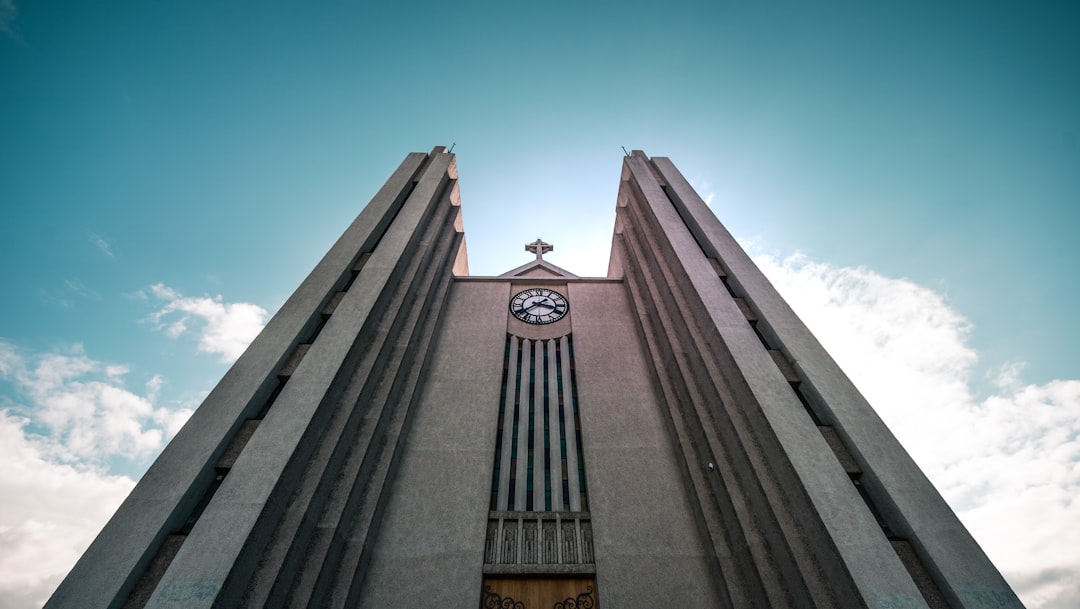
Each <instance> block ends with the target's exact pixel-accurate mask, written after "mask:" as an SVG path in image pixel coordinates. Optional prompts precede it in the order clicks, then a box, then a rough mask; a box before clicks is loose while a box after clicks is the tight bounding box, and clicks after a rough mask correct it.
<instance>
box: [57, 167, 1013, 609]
mask: <svg viewBox="0 0 1080 609" xmlns="http://www.w3.org/2000/svg"><path fill="white" fill-rule="evenodd" d="M617 205H618V208H617V219H616V224H615V231H614V238H613V240H612V248H611V260H610V266H609V272H608V276H607V277H603V278H591V277H578V276H576V275H574V274H572V273H570V272H568V271H566V270H564V269H561V268H559V267H557V266H555V265H554V264H551V263H550V262H549V261H548V260H545V259H544V255H545V254H547V253H549V252H551V251H552V249H553V245H552V244H549V243H545V242H543V241H542V240H540V239H537V240H536V241H535V242H533V243H530V244H529V245H528V246H526V249H527V250H528V251H530V252H532V253H534V254H535V260H532V261H530V262H528V263H526V264H524V265H522V266H520V267H518V268H515V269H513V270H511V271H508V272H507V273H505V274H503V275H501V276H498V277H473V276H470V275H469V274H468V265H467V258H466V253H465V240H464V233H463V229H462V219H461V207H460V201H459V194H458V185H457V170H456V165H455V157H454V155H453V154H450V153H449V152H448V151H447V150H446V149H445V148H442V147H439V148H435V149H434V150H433V151H432V152H431V153H430V154H422V153H414V154H410V155H408V156H407V157H406V158H405V160H404V161H403V162H402V163H401V165H400V166H399V167H398V169H397V170H396V171H395V172H394V174H393V175H392V176H391V177H390V179H389V181H387V183H386V185H385V186H383V187H382V189H381V190H380V191H379V192H378V193H377V194H376V195H375V197H374V198H373V199H372V200H371V202H370V203H369V204H368V205H367V207H365V208H364V210H363V211H362V212H361V213H360V215H359V216H358V217H357V218H356V220H355V221H354V222H353V223H352V225H350V226H349V227H348V229H347V230H346V231H345V233H344V234H343V235H342V236H341V238H340V239H339V240H338V241H337V243H335V244H334V246H333V247H332V248H331V249H330V251H329V252H328V253H327V254H326V256H325V257H324V258H323V259H322V261H321V262H319V264H318V265H317V266H316V267H315V269H314V270H313V271H312V272H311V274H310V275H309V276H308V277H307V279H305V280H304V282H303V283H302V284H301V285H300V287H299V288H298V289H297V290H296V292H295V293H294V294H293V295H292V297H291V298H289V300H288V301H287V302H286V303H285V304H284V305H283V306H282V307H281V310H280V311H278V313H277V314H276V315H275V316H274V317H273V319H272V320H271V321H270V323H269V324H268V325H267V326H266V328H265V329H264V330H263V332H262V333H261V334H260V335H259V336H258V338H256V339H255V341H254V342H253V343H252V344H251V346H250V347H249V348H248V349H247V351H246V352H245V353H244V354H243V356H241V357H240V359H238V360H237V361H236V363H235V364H234V365H233V367H232V368H231V369H230V370H229V371H228V373H226V375H225V377H224V378H223V379H222V380H221V382H220V383H219V384H218V386H217V387H216V388H215V389H214V390H213V391H212V392H211V393H210V395H209V396H208V397H207V398H206V401H205V402H204V403H203V404H202V406H201V407H200V408H199V409H198V411H196V412H195V414H194V415H193V416H192V417H191V420H190V421H189V422H188V423H187V425H186V426H185V427H184V428H183V429H182V430H181V431H180V433H179V434H177V436H176V438H175V439H174V440H173V441H172V442H171V443H170V444H169V446H168V447H167V448H166V449H165V451H164V452H163V453H162V454H161V456H160V457H159V458H158V460H157V461H156V462H155V463H154V465H153V466H152V467H151V468H150V470H149V471H148V472H147V473H146V475H145V476H144V477H143V479H142V481H141V482H140V483H139V484H138V486H137V487H136V488H135V490H134V491H132V493H131V495H130V496H129V497H128V498H127V500H126V501H125V502H124V503H123V505H122V506H121V507H120V509H119V510H118V511H117V513H116V515H115V516H114V517H113V518H112V520H110V521H109V523H108V524H107V525H106V526H105V528H104V530H103V531H102V532H101V534H100V535H99V536H98V538H97V539H96V540H95V541H94V543H93V544H92V545H91V546H90V548H89V549H88V550H87V551H86V553H85V555H84V556H83V557H82V559H81V560H80V561H79V562H78V564H77V565H76V566H75V568H74V569H73V570H72V571H71V573H70V575H69V576H68V577H67V579H65V580H64V582H63V583H62V584H61V585H60V587H59V588H58V589H57V591H56V593H55V594H54V596H53V597H52V599H51V600H50V601H49V603H48V605H47V607H49V608H50V609H59V608H62V607H63V608H78V609H85V608H88V607H93V608H99V607H100V608H104V607H111V608H118V609H119V608H125V609H140V608H154V609H161V608H179V607H184V608H211V607H220V608H225V607H228V608H232V607H252V608H262V607H275V608H277V607H303V608H307V607H312V608H314V607H320V608H321V607H333V608H352V607H408V608H412V607H417V608H419V607H461V608H469V609H471V608H475V607H478V606H480V607H500V608H516V609H535V608H541V607H542V608H545V609H552V608H554V609H570V608H590V607H603V608H605V609H608V608H620V609H631V608H642V609H644V608H650V609H652V608H656V607H680V608H686V607H693V608H698V607H700V608H705V607H722V608H730V609H735V608H739V609H742V608H762V609H765V608H776V607H795V608H806V609H816V608H824V607H843V608H857V607H868V608H875V609H898V608H925V607H931V608H934V609H937V608H951V609H976V608H990V607H993V608H1001V607H1020V606H1021V605H1020V603H1019V601H1018V600H1017V598H1016V596H1015V595H1014V594H1013V592H1012V590H1010V588H1009V586H1008V585H1007V584H1006V583H1005V581H1004V580H1003V579H1002V577H1001V575H1000V574H999V573H998V571H997V570H996V569H995V568H994V566H993V565H992V564H991V563H990V561H989V560H988V559H987V558H986V556H985V555H984V554H983V552H982V550H980V548H979V546H978V545H977V544H976V542H975V541H974V540H973V539H972V538H971V536H970V535H969V534H968V532H967V531H966V530H965V529H964V527H963V526H962V525H961V524H960V522H959V521H958V520H957V518H956V516H955V515H954V514H953V512H952V511H951V510H950V509H949V507H948V506H947V505H946V504H945V502H944V501H943V500H942V498H941V496H940V495H939V494H938V493H937V492H936V491H935V489H934V487H933V486H932V485H931V484H930V482H929V481H928V480H927V479H926V477H925V476H924V475H923V474H922V472H921V471H920V470H919V468H918V467H917V466H916V465H915V464H914V463H913V462H912V460H911V459H910V458H909V457H908V455H907V453H906V452H905V451H904V449H903V448H902V447H901V446H900V445H899V444H898V443H897V441H896V439H895V438H894V437H893V435H892V434H891V433H890V432H889V430H888V429H887V428H886V427H885V425H884V424H882V422H881V420H880V419H879V418H878V416H877V415H876V414H875V413H874V411H873V410H872V409H871V407H870V406H869V405H868V404H867V402H866V400H864V399H863V397H862V396H861V395H860V394H859V392H858V391H857V390H856V389H855V387H854V386H853V385H852V383H851V382H850V381H849V380H848V379H847V377H846V376H844V374H843V372H841V371H840V369H839V368H838V367H837V365H836V363H835V362H833V360H832V358H830V357H829V355H828V354H827V353H826V352H825V351H824V349H822V347H821V345H820V344H818V342H817V340H815V339H814V337H813V336H812V335H811V333H810V332H809V331H808V330H807V329H806V327H805V326H804V325H803V324H802V323H801V322H800V321H799V319H798V318H797V317H796V315H795V314H794V313H793V312H792V310H791V309H790V308H789V307H788V305H787V304H786V303H785V302H784V301H783V299H781V298H780V296H779V295H778V294H777V292H776V291H775V290H774V289H773V287H772V286H771V285H770V284H769V282H768V281H767V280H766V279H765V277H764V276H763V275H762V274H761V272H760V271H759V270H758V269H757V268H756V267H755V266H754V264H753V263H752V262H751V261H750V258H749V257H748V256H747V255H746V253H745V252H743V251H742V249H740V248H739V246H738V245H737V244H736V242H735V241H734V239H732V237H731V235H730V234H728V232H727V231H726V230H725V229H724V227H723V226H722V225H721V224H720V222H719V221H718V220H717V219H716V217H715V216H714V215H713V214H712V212H711V211H710V210H709V208H708V207H707V206H706V205H705V203H704V202H703V201H702V200H701V198H700V197H699V196H698V195H697V193H695V192H694V190H693V189H692V188H691V187H690V185H689V184H688V183H687V181H686V179H684V178H683V176H682V175H680V174H679V172H678V170H676V169H675V167H674V165H672V163H671V162H670V161H669V160H668V159H666V158H653V159H650V158H648V157H647V156H646V155H645V154H644V153H642V152H640V151H634V152H633V153H632V154H631V155H629V156H628V157H626V158H625V159H624V162H623V170H622V182H621V185H620V189H619V195H618V203H617Z"/></svg>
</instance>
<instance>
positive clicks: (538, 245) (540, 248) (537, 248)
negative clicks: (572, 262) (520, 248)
mask: <svg viewBox="0 0 1080 609" xmlns="http://www.w3.org/2000/svg"><path fill="white" fill-rule="evenodd" d="M553 249H555V246H553V245H551V244H550V243H544V242H543V240H541V239H540V237H537V238H536V241H533V242H532V243H527V244H525V251H526V252H532V253H534V254H536V259H537V260H543V259H544V254H546V253H548V252H550V251H551V250H553Z"/></svg>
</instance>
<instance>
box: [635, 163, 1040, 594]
mask: <svg viewBox="0 0 1080 609" xmlns="http://www.w3.org/2000/svg"><path fill="white" fill-rule="evenodd" d="M652 164H653V166H654V167H655V168H656V170H657V172H658V173H659V174H660V175H661V176H663V178H664V179H665V180H666V181H667V183H668V184H669V185H670V190H669V192H670V194H671V200H672V203H673V204H674V205H675V206H676V207H677V208H678V211H679V214H680V216H681V217H682V218H683V220H684V222H685V223H686V225H687V227H688V229H689V230H690V231H692V232H693V234H694V235H695V237H696V239H697V241H698V242H699V243H700V244H701V247H702V248H703V249H705V250H706V253H708V255H710V256H713V257H715V258H717V259H719V260H721V261H722V262H723V265H724V266H725V267H726V269H727V271H728V273H729V281H731V282H733V283H734V284H735V285H736V287H737V289H739V290H740V291H741V292H742V295H743V296H744V297H745V298H746V300H747V301H748V302H749V303H750V304H751V305H752V307H753V308H754V309H755V310H757V311H758V312H759V316H760V317H761V321H759V327H761V328H763V330H764V331H765V332H766V333H767V335H768V336H769V337H770V340H775V341H776V343H777V344H776V346H777V347H779V348H780V349H781V350H782V351H783V352H784V353H785V355H786V356H787V357H788V358H789V359H790V360H791V361H793V362H794V364H795V367H796V369H797V370H799V371H800V376H802V378H803V383H804V384H805V385H806V386H807V387H806V388H807V389H808V390H809V392H810V393H811V394H813V395H816V397H817V398H818V399H817V400H815V403H816V405H818V406H820V407H821V408H822V409H823V410H824V414H825V416H827V417H828V418H829V419H831V420H830V421H828V422H829V423H832V424H833V425H834V426H835V427H836V428H837V431H838V432H839V433H840V434H841V435H843V436H844V437H845V439H846V440H847V443H848V444H849V448H850V450H851V452H852V453H853V454H855V455H856V459H857V460H859V462H860V466H862V468H863V469H864V471H865V472H868V474H867V475H865V476H864V480H865V484H866V485H867V486H868V487H869V488H870V492H871V494H873V495H876V497H875V504H879V505H878V507H879V508H881V509H882V511H883V512H885V513H886V516H887V517H888V519H889V520H890V525H891V526H893V527H896V528H897V529H898V530H899V532H900V533H902V534H904V535H905V536H908V537H909V538H910V539H911V541H912V544H913V546H914V547H916V548H918V549H919V550H920V552H919V554H920V555H921V558H922V560H923V561H924V563H926V567H927V568H928V570H929V571H930V572H931V573H932V574H933V575H934V579H935V581H936V582H937V583H938V585H939V586H940V587H941V588H942V590H943V591H945V593H946V595H947V596H948V597H949V600H950V603H951V604H952V605H953V606H954V607H972V608H974V607H980V606H983V603H984V602H985V601H986V599H993V602H994V603H997V604H995V606H1001V607H1020V606H1021V604H1020V602H1019V600H1018V599H1017V598H1016V595H1015V593H1013V591H1012V590H1011V588H1010V587H1009V586H1008V584H1007V583H1006V582H1005V580H1004V579H1003V578H1002V577H1001V575H1000V573H999V572H998V571H997V569H996V568H995V567H994V566H993V565H992V564H991V563H990V561H989V559H987V558H986V556H985V554H984V553H983V552H982V550H981V549H980V548H979V547H978V544H977V543H976V542H975V541H974V539H972V538H971V535H970V534H969V533H968V532H967V530H966V529H965V528H964V526H963V525H962V523H960V522H959V520H958V519H957V518H956V516H955V514H953V512H952V510H951V509H950V508H949V507H948V505H947V504H946V503H945V501H944V500H943V499H942V498H941V496H940V494H939V493H938V492H937V490H936V489H934V487H933V485H932V484H931V483H930V482H929V480H927V479H926V476H925V475H924V474H923V473H922V471H921V470H920V469H919V468H918V466H917V465H916V464H915V463H914V462H913V461H912V460H911V458H910V457H909V456H908V455H907V453H906V451H905V450H904V449H903V448H902V447H901V446H900V444H899V442H897V440H896V438H895V437H894V436H893V435H892V433H891V432H890V431H889V430H888V428H887V427H886V426H885V425H884V423H883V422H882V421H881V419H880V418H879V417H878V416H877V414H876V413H875V412H874V411H873V409H872V407H871V406H870V405H869V404H868V403H867V402H866V400H865V399H864V398H863V397H862V395H861V394H860V393H859V392H858V390H857V389H856V388H855V387H854V385H852V383H851V382H850V380H849V379H848V378H847V376H846V375H844V373H843V371H841V370H840V368H839V366H837V365H836V363H835V362H834V361H833V360H832V358H831V357H830V356H829V355H828V353H827V352H826V351H825V350H824V348H823V347H822V346H821V345H820V343H818V341H817V340H816V339H815V338H814V336H813V334H812V333H811V332H810V331H809V330H808V329H807V328H806V326H805V325H804V324H803V323H802V322H801V320H799V319H798V317H797V316H796V315H795V313H794V312H793V311H792V310H791V308H790V306H788V305H787V303H786V302H785V301H784V300H783V298H782V297H781V296H780V295H779V294H778V293H777V292H776V290H775V288H773V286H772V285H771V284H770V283H769V281H768V280H767V279H766V278H765V277H764V275H762V273H761V272H760V270H759V269H758V268H757V266H756V265H755V264H754V263H753V262H752V261H751V260H750V258H749V256H748V255H747V254H746V253H745V252H744V251H743V250H742V248H741V247H739V245H738V243H736V242H735V240H734V239H733V238H732V236H731V235H730V233H728V231H727V230H726V229H725V228H724V227H723V225H722V224H721V223H720V222H719V221H718V220H717V219H716V217H715V215H713V214H712V212H711V211H710V210H709V209H708V206H707V205H706V204H705V203H704V201H702V200H701V198H700V197H699V196H698V195H697V193H696V192H694V190H693V188H692V187H691V186H690V184H689V183H688V182H687V181H686V179H685V178H684V177H683V176H682V175H681V174H680V173H679V171H678V170H677V169H676V168H675V166H674V165H673V164H672V163H671V161H670V160H669V159H666V158H654V159H653V160H652ZM807 474H808V472H805V471H802V472H800V476H801V477H802V478H803V481H804V484H806V485H807V487H808V490H809V491H810V493H811V496H812V498H813V500H814V502H815V504H817V505H818V506H819V508H821V507H826V506H825V505H823V504H827V503H828V502H829V501H830V499H831V497H832V494H833V492H834V491H835V489H830V488H827V487H828V485H827V483H824V482H823V481H822V480H819V479H815V478H814V477H813V476H810V475H807ZM822 487H825V488H822ZM829 512H830V513H835V511H834V510H830V511H829ZM826 524H827V526H828V528H829V530H830V534H831V535H832V536H833V538H834V539H835V540H836V542H837V544H838V546H839V547H840V548H841V551H842V553H843V554H844V556H845V560H846V562H847V563H848V565H849V568H851V569H852V571H853V574H852V576H853V577H854V578H855V579H856V580H857V582H859V586H860V588H862V589H864V590H867V589H873V588H875V587H880V586H881V584H880V581H877V580H876V579H875V576H874V574H873V573H872V572H871V569H870V566H871V565H873V564H875V562H874V561H867V560H865V559H866V552H867V551H868V550H866V549H865V548H863V547H861V545H862V544H864V543H865V542H866V540H865V539H859V538H851V531H850V529H849V528H847V527H846V526H845V523H844V522H843V517H842V515H838V516H837V519H836V520H832V521H828V522H827V523H826Z"/></svg>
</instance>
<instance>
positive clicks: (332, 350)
mask: <svg viewBox="0 0 1080 609" xmlns="http://www.w3.org/2000/svg"><path fill="white" fill-rule="evenodd" d="M418 160H419V161H421V162H423V161H425V160H426V165H425V166H424V171H423V175H422V176H420V177H419V180H415V179H414V176H410V180H409V181H410V182H414V183H413V184H410V185H409V186H408V187H407V188H409V189H410V190H411V192H409V193H408V196H407V197H406V199H405V200H404V202H403V203H402V204H401V205H400V209H397V210H393V211H394V212H396V213H390V212H391V210H392V208H393V207H394V206H393V205H387V206H386V210H387V215H389V216H391V217H389V219H383V218H380V222H381V223H382V224H384V225H385V224H386V223H387V222H388V223H389V224H388V226H387V228H386V230H385V232H384V233H382V234H379V235H378V236H376V237H375V239H374V241H373V242H371V243H368V244H367V246H368V247H372V246H374V250H373V251H372V252H371V256H370V258H369V259H368V262H367V264H366V265H365V266H364V268H363V270H362V271H361V272H360V276H359V277H358V278H357V279H356V281H355V282H354V283H353V285H352V287H351V289H349V290H348V292H347V293H346V294H345V296H344V297H343V298H342V301H341V303H340V304H339V305H338V307H337V309H336V310H335V313H334V315H332V316H331V318H330V319H329V321H328V322H327V324H326V327H325V329H324V330H323V331H322V332H321V333H320V334H319V337H318V338H317V340H316V341H315V343H314V344H313V345H312V347H311V348H310V350H309V351H308V353H307V355H306V356H305V357H304V359H303V360H302V361H301V362H300V364H299V366H298V367H297V369H296V371H295V372H294V373H293V375H292V376H291V377H290V380H289V382H288V383H287V384H286V385H285V387H284V389H283V390H282V392H281V394H280V395H279V396H278V398H277V400H276V401H275V404H274V407H273V408H272V409H271V410H270V412H269V413H268V415H267V417H266V419H265V420H264V421H263V423H262V424H261V425H260V426H259V429H258V431H257V432H256V433H255V434H254V436H253V437H252V438H251V440H250V441H249V443H248V445H247V446H246V448H245V450H244V451H243V452H242V453H241V454H240V456H239V458H238V459H237V461H236V463H235V465H234V467H233V469H232V471H231V473H230V475H229V476H228V477H227V478H226V480H225V482H224V483H223V484H222V486H221V488H220V489H219V490H218V492H217V494H216V495H215V497H214V499H213V500H212V501H211V502H210V504H209V505H208V506H207V508H206V511H205V512H204V513H203V515H202V517H201V518H200V519H199V521H198V522H197V523H196V525H195V527H194V529H193V530H192V532H191V534H190V535H189V536H188V539H187V541H186V542H185V543H184V546H183V547H181V549H180V551H179V552H178V553H177V556H176V558H175V559H174V560H173V562H172V564H171V565H170V566H169V569H168V570H167V571H166V572H165V574H164V576H163V577H162V579H161V582H160V583H159V584H158V586H157V589H156V590H155V591H154V594H153V596H151V598H150V600H149V602H148V604H147V606H148V607H177V606H183V607H210V606H235V605H237V604H238V603H239V602H240V600H241V596H242V593H243V587H244V585H246V583H247V579H248V577H249V576H250V575H251V573H252V572H253V570H254V569H255V567H256V565H257V563H258V559H259V557H260V556H261V554H262V549H263V548H264V547H265V546H266V544H267V543H268V542H269V541H270V535H269V533H268V532H269V531H273V530H274V528H275V525H274V523H276V522H277V521H278V520H279V518H280V516H281V514H282V511H283V510H284V508H285V506H286V505H287V503H288V501H287V500H288V497H289V496H290V495H291V494H292V492H293V489H294V488H295V485H296V484H297V482H298V479H299V478H300V475H301V473H302V472H303V470H304V468H305V465H306V463H307V462H308V459H309V457H310V455H311V454H312V452H313V450H314V448H315V447H316V446H318V437H319V436H320V435H321V434H322V431H323V430H322V424H323V423H325V422H326V421H327V419H328V417H329V415H330V414H331V413H332V411H333V408H334V406H335V404H336V403H337V400H338V398H339V397H340V395H341V393H342V390H343V387H344V386H345V385H346V384H347V379H348V378H349V376H350V374H351V372H352V370H351V367H350V366H349V364H350V363H351V362H354V361H355V360H356V359H358V358H359V357H360V356H361V354H362V352H363V351H364V345H362V344H358V343H357V338H358V336H359V335H360V334H361V331H362V330H363V329H364V328H365V326H369V325H370V324H372V323H377V320H378V316H379V314H380V313H381V310H380V309H381V307H384V306H385V304H386V302H387V298H386V297H385V296H384V293H385V291H386V288H387V287H388V286H390V287H393V286H394V285H396V283H397V282H398V281H399V280H400V279H401V274H402V273H403V272H404V268H405V267H406V265H407V261H408V260H409V259H410V258H411V256H412V253H411V252H410V246H413V247H414V246H415V245H416V243H417V242H418V241H419V237H418V236H417V234H416V233H417V228H418V227H419V226H420V224H421V220H422V219H423V218H424V217H425V216H426V215H427V214H428V212H429V209H430V208H431V207H432V206H433V205H434V204H435V202H437V201H438V200H439V199H440V195H442V194H443V191H444V187H445V186H446V184H447V183H448V181H449V180H450V179H451V178H450V177H449V176H450V173H452V160H453V159H452V155H449V154H432V155H431V156H430V158H428V157H427V156H426V155H424V158H422V159H418ZM417 165H420V163H417ZM410 187H411V188H410ZM403 190H404V189H403ZM361 215H363V214H361ZM375 224H376V225H378V224H379V222H376V223H375ZM339 242H340V241H339ZM375 243H377V244H378V245H377V246H375ZM331 251H332V252H333V250H331ZM356 255H357V254H356V252H355V250H354V252H352V253H351V254H350V255H349V256H348V258H349V264H346V265H342V267H343V268H345V269H347V268H349V266H351V261H352V260H354V259H355V257H356ZM313 274H314V273H313ZM339 277H340V275H339ZM335 279H337V278H335ZM327 283H328V285H327V286H325V287H327V288H333V287H335V286H334V285H333V284H334V283H336V282H327ZM332 291H333V290H332V289H327V290H325V291H324V292H323V298H322V299H320V301H321V300H323V299H325V298H329V296H330V294H331V292H332ZM320 308H321V307H318V308H315V307H313V309H314V310H316V311H317V310H319V309H320ZM223 383H224V381H223ZM230 580H231V581H234V582H235V581H240V582H242V583H241V584H240V587H237V586H236V585H232V586H228V585H227V583H228V582H229V581H230Z"/></svg>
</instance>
